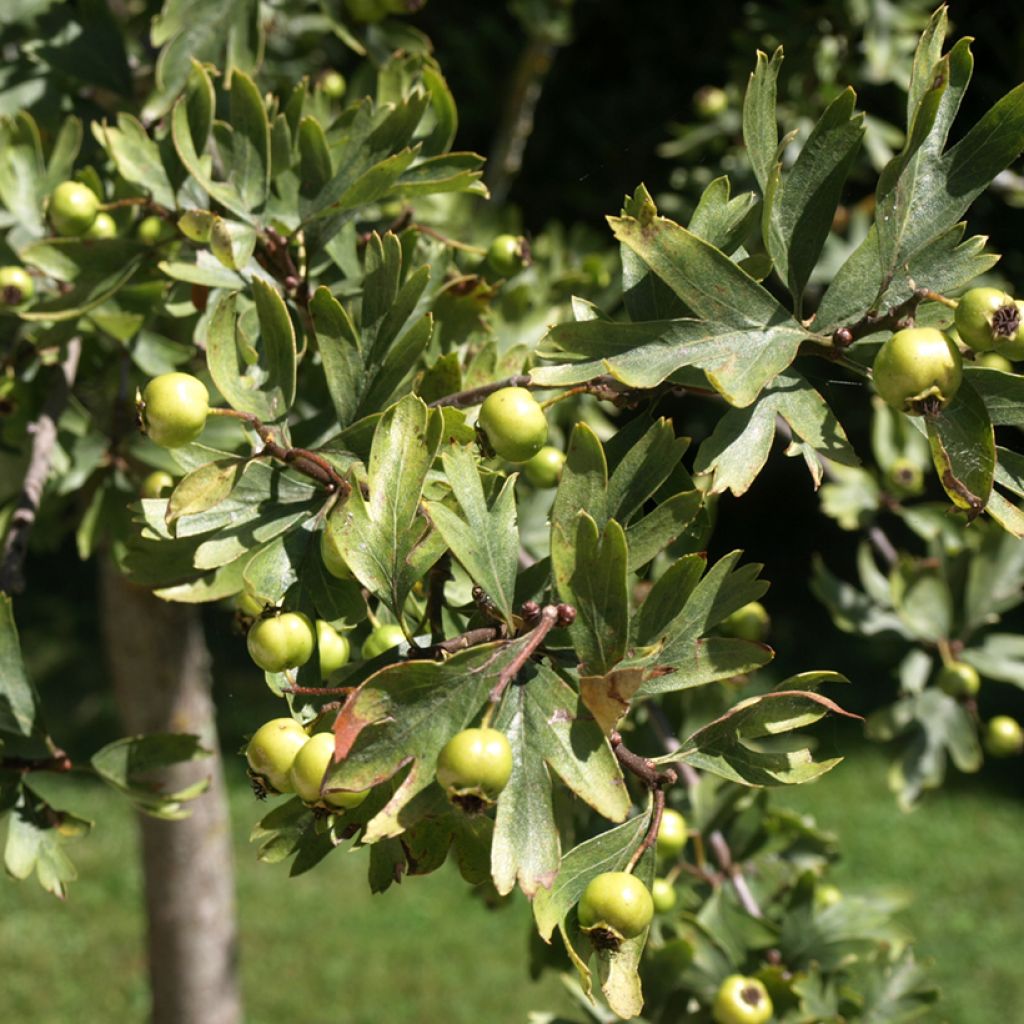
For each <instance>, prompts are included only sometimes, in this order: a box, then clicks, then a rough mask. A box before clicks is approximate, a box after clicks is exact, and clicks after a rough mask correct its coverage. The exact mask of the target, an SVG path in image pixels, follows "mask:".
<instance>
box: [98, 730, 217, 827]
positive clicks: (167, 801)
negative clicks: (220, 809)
mask: <svg viewBox="0 0 1024 1024" xmlns="http://www.w3.org/2000/svg"><path fill="white" fill-rule="evenodd" d="M209 753H210V752H209V751H208V750H205V749H204V748H203V747H202V745H201V744H200V741H199V737H198V736H189V735H183V734H178V733H175V734H171V733H168V734H165V735H161V734H156V733H154V734H151V735H148V736H126V737H125V738H124V739H120V740H115V741H114V742H113V743H108V744H107V745H106V746H105V747H103V748H102V749H101V750H98V751H97V752H96V753H95V754H93V756H92V758H91V759H90V764H91V765H92V767H93V768H94V769H95V770H96V773H97V774H98V775H99V777H100V778H101V779H103V781H104V782H106V783H107V784H108V785H110V786H112V787H113V788H114V789H116V790H118V791H119V792H120V793H123V794H124V795H125V796H126V797H128V798H129V799H130V800H131V801H132V803H134V804H135V806H136V807H137V808H138V809H139V810H140V811H143V812H144V813H146V814H148V815H150V817H153V818H163V819H165V820H167V821H174V820H177V819H180V818H186V817H188V814H189V811H188V809H187V808H186V807H183V806H182V805H183V804H184V803H186V802H187V801H189V800H192V799H194V798H195V797H197V796H199V795H200V794H201V793H204V792H205V791H206V789H207V788H208V787H209V785H210V780H209V779H208V778H205V779H201V780H200V781H199V782H197V783H193V784H192V785H190V786H188V787H186V788H185V789H182V790H179V791H178V792H172V793H168V792H166V790H165V789H164V780H162V779H160V778H159V776H158V775H156V774H155V773H158V772H160V771H161V770H162V769H165V768H169V767H170V766H171V765H176V764H181V763H183V762H186V761H195V760H199V759H200V758H204V757H208V756H209Z"/></svg>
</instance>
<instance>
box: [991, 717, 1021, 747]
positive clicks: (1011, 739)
mask: <svg viewBox="0 0 1024 1024" xmlns="http://www.w3.org/2000/svg"><path fill="white" fill-rule="evenodd" d="M985 750H986V751H987V752H988V753H989V754H990V755H991V756H992V757H1014V756H1015V755H1016V754H1019V753H1021V752H1022V751H1024V730H1022V729H1021V727H1020V723H1019V722H1018V721H1017V720H1016V719H1015V718H1011V717H1010V716H1009V715H996V716H995V718H990V719H989V722H988V725H986V726H985Z"/></svg>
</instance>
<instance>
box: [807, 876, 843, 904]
mask: <svg viewBox="0 0 1024 1024" xmlns="http://www.w3.org/2000/svg"><path fill="white" fill-rule="evenodd" d="M842 898H843V893H842V890H841V889H840V888H839V886H837V885H833V884H832V883H831V882H822V883H821V884H820V885H818V886H816V887H815V889H814V905H815V906H816V907H817V908H818V909H819V910H824V909H825V908H826V907H833V906H835V905H836V904H837V903H839V902H840V901H841V900H842Z"/></svg>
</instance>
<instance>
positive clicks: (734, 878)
mask: <svg viewBox="0 0 1024 1024" xmlns="http://www.w3.org/2000/svg"><path fill="white" fill-rule="evenodd" d="M708 842H709V843H710V844H711V848H712V849H713V850H714V851H715V857H716V858H718V863H719V864H721V866H722V870H723V871H724V872H725V873H726V874H727V875H728V876H729V881H730V882H732V887H733V889H734V890H735V891H736V897H737V899H739V901H740V904H741V905H742V907H743V909H744V910H745V911H746V912H747V913H748V914H749V915H750V916H751V917H757V918H761V917H764V914H763V913H762V912H761V908H760V906H758V903H757V900H756V899H754V894H753V893H752V892H751V891H750V887H749V886H748V885H747V880H746V878H745V877H744V875H743V869H742V868H741V867H740V866H739V864H737V863H736V862H735V861H734V860H733V859H732V850H730V849H729V844H728V843H727V842H726V841H725V836H723V835H722V833H721V832H719V831H718V830H717V829H715V831H714V832H712V833H711V835H709V836H708Z"/></svg>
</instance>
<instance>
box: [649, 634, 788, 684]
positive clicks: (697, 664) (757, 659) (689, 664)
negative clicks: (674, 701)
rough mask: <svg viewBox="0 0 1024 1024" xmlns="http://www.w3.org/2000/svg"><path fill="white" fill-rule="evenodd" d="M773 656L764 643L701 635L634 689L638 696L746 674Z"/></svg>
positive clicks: (766, 662) (765, 663)
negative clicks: (636, 689)
mask: <svg viewBox="0 0 1024 1024" xmlns="http://www.w3.org/2000/svg"><path fill="white" fill-rule="evenodd" d="M773 656H774V655H773V652H772V649H771V648H770V647H768V646H767V644H759V643H753V642H751V641H749V640H734V639H732V638H731V637H721V636H707V637H702V638H700V639H697V640H694V641H693V643H692V644H691V645H690V647H689V648H688V649H687V650H682V651H680V652H679V654H678V655H677V657H675V658H673V659H672V664H671V666H661V667H660V668H659V670H658V671H657V672H654V673H652V674H651V675H649V676H648V678H647V679H645V680H644V682H643V685H642V686H641V687H640V689H639V691H638V693H639V696H641V697H650V696H653V695H654V694H657V693H670V692H673V691H675V690H688V689H690V688H691V687H694V686H704V685H705V684H707V683H713V682H717V681H718V680H720V679H731V678H733V677H734V676H740V675H746V674H747V673H749V672H756V671H757V670H758V669H759V668H763V667H764V666H765V665H767V664H768V663H769V662H770V661H771V660H772V658H773Z"/></svg>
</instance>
